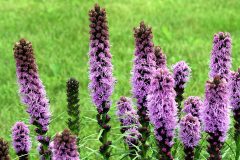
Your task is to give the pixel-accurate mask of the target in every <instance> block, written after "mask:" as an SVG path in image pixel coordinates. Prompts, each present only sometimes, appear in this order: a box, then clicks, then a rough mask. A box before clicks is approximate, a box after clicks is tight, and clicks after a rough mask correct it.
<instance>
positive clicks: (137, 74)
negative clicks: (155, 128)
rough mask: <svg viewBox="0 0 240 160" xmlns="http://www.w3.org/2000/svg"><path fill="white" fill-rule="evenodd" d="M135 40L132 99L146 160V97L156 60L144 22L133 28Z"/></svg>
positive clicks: (150, 34)
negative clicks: (137, 117) (133, 99)
mask: <svg viewBox="0 0 240 160" xmlns="http://www.w3.org/2000/svg"><path fill="white" fill-rule="evenodd" d="M134 38H135V53H134V54H135V59H134V66H133V76H132V87H133V88H132V92H133V97H134V98H136V100H137V110H138V111H137V114H138V115H139V122H140V124H141V128H140V129H139V131H140V133H141V134H142V136H143V137H142V140H141V142H142V146H141V147H140V148H141V150H142V155H141V156H142V158H143V159H145V158H146V152H147V150H148V146H147V145H146V141H147V139H148V137H149V135H150V131H149V117H148V115H147V112H148V108H147V95H148V91H149V86H150V82H151V78H152V73H153V71H154V70H155V69H156V62H155V60H156V58H155V55H154V45H153V42H152V41H153V40H152V39H153V34H152V29H151V27H149V26H147V25H146V24H145V23H144V22H141V23H140V26H139V27H136V28H134Z"/></svg>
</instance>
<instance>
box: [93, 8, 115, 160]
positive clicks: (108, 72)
mask: <svg viewBox="0 0 240 160" xmlns="http://www.w3.org/2000/svg"><path fill="white" fill-rule="evenodd" d="M89 20H90V23H91V24H90V52H89V56H90V62H89V63H90V84H89V88H90V90H91V95H92V100H93V102H94V104H95V105H96V107H97V111H98V114H97V120H98V124H99V126H100V127H101V129H102V134H101V136H100V139H99V140H100V141H101V143H102V146H101V147H100V153H101V154H102V156H103V158H104V159H109V157H110V152H109V147H110V145H111V141H109V140H108V132H109V131H110V129H111V126H110V125H109V124H108V122H109V121H110V116H109V115H108V111H109V109H110V106H111V101H110V96H111V95H112V92H113V86H114V78H113V75H112V71H113V67H112V63H111V59H112V56H111V54H110V50H109V49H110V44H109V33H108V24H107V17H106V11H105V9H104V8H100V7H99V5H97V4H96V5H95V6H94V8H93V9H92V10H90V11H89Z"/></svg>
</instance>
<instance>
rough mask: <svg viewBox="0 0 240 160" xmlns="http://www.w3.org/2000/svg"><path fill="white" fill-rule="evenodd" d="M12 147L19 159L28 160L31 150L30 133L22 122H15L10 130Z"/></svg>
mask: <svg viewBox="0 0 240 160" xmlns="http://www.w3.org/2000/svg"><path fill="white" fill-rule="evenodd" d="M12 140H13V147H14V149H15V151H16V153H17V155H18V156H19V157H21V158H20V159H22V160H24V159H25V160H28V153H29V151H30V149H31V140H30V131H29V129H28V126H27V125H26V124H25V123H23V122H16V123H15V125H14V126H13V128H12Z"/></svg>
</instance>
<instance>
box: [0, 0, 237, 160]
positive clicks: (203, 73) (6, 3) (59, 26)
mask: <svg viewBox="0 0 240 160" xmlns="http://www.w3.org/2000/svg"><path fill="white" fill-rule="evenodd" d="M95 3H96V1H93V0H18V1H17V0H2V1H0V39H1V41H0V64H1V67H0V93H1V96H0V102H1V112H0V121H1V122H2V123H0V128H1V132H0V136H1V137H4V138H5V139H6V140H8V141H9V142H10V141H11V126H12V125H13V124H14V123H15V122H16V121H19V120H21V121H25V122H28V120H27V119H28V115H27V114H26V113H25V106H24V105H22V104H21V103H20V99H19V95H18V85H17V83H16V75H15V61H14V58H13V51H12V48H13V45H14V43H15V42H16V41H18V40H19V39H20V38H21V37H24V38H26V39H28V40H29V41H31V42H32V43H33V47H34V49H35V55H36V59H37V63H38V67H39V73H40V77H41V79H42V81H43V83H44V85H45V86H46V90H47V94H48V97H49V99H50V102H51V112H52V122H51V126H50V130H49V135H51V136H53V135H54V134H55V133H56V132H59V131H62V130H63V129H64V128H65V127H66V123H65V121H66V119H67V117H66V116H67V113H66V95H65V90H66V88H65V83H66V80H67V79H68V78H69V77H75V78H77V79H78V80H79V81H80V99H81V100H80V101H81V112H82V113H81V116H82V123H81V126H82V133H81V137H82V138H83V137H86V136H89V137H87V138H85V139H84V142H85V143H84V144H83V145H84V147H82V152H81V154H82V158H83V157H87V158H86V159H99V157H98V155H97V154H94V153H95V152H93V150H94V149H97V148H98V146H99V142H98V141H96V138H97V136H98V135H97V133H98V128H97V127H98V126H97V123H96V122H95V114H96V110H95V107H94V106H93V104H92V103H91V99H90V96H89V91H88V82H89V81H88V50H89V46H88V44H89V33H88V32H89V27H88V25H89V21H88V11H89V9H91V8H92V6H93V5H94V4H95ZM98 3H99V4H100V5H101V6H102V7H105V8H106V10H107V14H108V21H109V29H110V43H111V53H112V55H113V65H114V76H115V77H116V79H117V84H116V86H115V92H114V94H113V96H112V100H113V105H112V108H111V111H110V114H111V116H112V121H111V124H112V126H113V127H112V128H113V129H112V132H111V133H112V137H111V138H113V139H114V145H115V146H116V148H114V149H113V153H114V156H115V158H113V159H119V158H116V157H119V155H120V154H122V153H121V152H123V150H124V147H123V143H122V142H121V141H119V140H118V138H119V135H118V134H119V133H120V132H119V123H118V122H117V119H116V116H115V110H116V107H115V104H116V101H117V99H118V98H119V97H120V96H121V95H125V96H131V81H130V78H131V68H132V60H133V53H134V39H133V27H135V26H138V25H139V22H140V21H141V20H144V21H145V22H146V23H147V24H149V25H151V26H152V28H153V33H154V43H155V45H160V46H161V47H162V48H163V50H164V52H165V53H166V54H167V58H168V66H169V67H171V65H172V64H174V63H176V62H177V61H179V60H185V61H186V62H187V63H188V64H189V65H190V67H191V69H192V78H191V81H190V83H189V84H188V85H187V89H186V93H185V96H189V95H199V96H203V94H204V85H205V81H206V80H207V78H208V71H209V69H208V63H209V57H210V51H211V47H212V39H213V35H214V33H216V32H219V31H227V32H230V33H231V35H232V40H233V54H232V55H233V69H234V70H236V68H237V67H238V62H240V57H239V56H237V55H238V54H239V53H240V16H239V15H240V1H239V0H228V1H226V0H198V1H197V0H158V1H157V0H148V1H146V2H145V0H105V1H103V0H102V1H98ZM33 128H34V127H32V126H31V130H33ZM31 133H32V134H31V135H32V137H33V139H34V132H33V131H32V132H31ZM120 142H121V143H120ZM232 143H233V142H232V140H231V137H230V139H229V141H228V145H230V146H233V144H232ZM233 148H234V147H233ZM204 150H205V148H204ZM224 151H225V154H227V157H228V158H226V159H231V156H230V155H232V154H233V153H232V151H231V149H230V148H229V147H226V148H225V149H224ZM204 152H205V151H204ZM36 154H37V152H36V142H35V141H34V148H33V149H32V151H31V156H32V159H37V158H36V157H37V156H36ZM89 154H91V155H90V156H89ZM203 155H204V154H203ZM11 156H12V157H13V158H15V157H16V156H15V155H14V153H13V150H12V148H11ZM33 157H34V158H33ZM202 158H203V159H204V157H203V156H202ZM178 159H181V158H180V156H178Z"/></svg>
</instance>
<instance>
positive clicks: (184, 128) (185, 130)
mask: <svg viewBox="0 0 240 160" xmlns="http://www.w3.org/2000/svg"><path fill="white" fill-rule="evenodd" d="M200 132H201V126H200V122H199V119H198V118H197V117H194V116H193V115H192V114H191V113H189V114H187V115H185V116H184V117H183V118H182V119H181V121H180V131H179V137H180V139H181V141H182V143H183V144H184V152H185V159H187V160H194V147H196V146H197V145H198V142H199V140H200V138H201V133H200Z"/></svg>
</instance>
